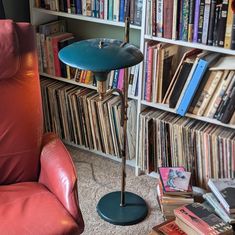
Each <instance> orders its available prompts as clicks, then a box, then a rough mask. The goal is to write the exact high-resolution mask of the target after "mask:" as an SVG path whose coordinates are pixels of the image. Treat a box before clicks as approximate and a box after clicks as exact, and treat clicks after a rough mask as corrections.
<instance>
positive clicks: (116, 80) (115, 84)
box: [112, 69, 119, 88]
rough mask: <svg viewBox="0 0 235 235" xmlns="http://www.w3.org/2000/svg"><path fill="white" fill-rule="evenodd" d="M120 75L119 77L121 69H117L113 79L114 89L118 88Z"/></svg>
mask: <svg viewBox="0 0 235 235" xmlns="http://www.w3.org/2000/svg"><path fill="white" fill-rule="evenodd" d="M118 75H119V69H116V70H115V71H114V77H113V85H112V87H113V88H117V85H118Z"/></svg>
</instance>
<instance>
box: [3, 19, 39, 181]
mask: <svg viewBox="0 0 235 235" xmlns="http://www.w3.org/2000/svg"><path fill="white" fill-rule="evenodd" d="M42 133H43V119H42V106H41V93H40V83H39V74H38V60H37V53H36V43H35V33H34V29H33V27H32V26H31V25H30V24H29V23H14V22H13V21H12V20H0V184H11V183H17V182H24V181H36V180H37V179H38V174H39V170H40V169H39V157H40V151H41V140H42Z"/></svg>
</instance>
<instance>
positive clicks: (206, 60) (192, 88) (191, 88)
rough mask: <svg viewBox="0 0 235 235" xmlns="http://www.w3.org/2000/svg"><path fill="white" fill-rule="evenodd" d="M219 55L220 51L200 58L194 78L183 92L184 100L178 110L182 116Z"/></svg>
mask: <svg viewBox="0 0 235 235" xmlns="http://www.w3.org/2000/svg"><path fill="white" fill-rule="evenodd" d="M218 57H219V54H218V53H208V54H207V55H205V56H204V57H203V58H201V59H199V61H198V64H197V67H196V69H195V71H194V73H193V76H192V79H191V80H190V82H189V84H188V85H187V87H186V90H185V92H184V94H183V98H182V101H181V103H180V104H179V107H178V109H177V110H176V113H177V114H179V115H181V116H184V115H185V113H186V112H187V110H188V108H189V106H190V103H191V101H192V98H193V96H194V94H195V92H196V91H197V88H198V86H199V84H200V81H201V79H202V78H203V76H204V74H205V72H206V70H207V68H208V66H210V65H211V63H212V62H214V61H215V60H216V59H218Z"/></svg>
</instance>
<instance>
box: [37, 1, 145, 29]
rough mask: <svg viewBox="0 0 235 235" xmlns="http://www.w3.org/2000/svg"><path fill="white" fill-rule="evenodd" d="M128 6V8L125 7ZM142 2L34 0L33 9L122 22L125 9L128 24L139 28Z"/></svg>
mask: <svg viewBox="0 0 235 235" xmlns="http://www.w3.org/2000/svg"><path fill="white" fill-rule="evenodd" d="M127 4H129V6H127ZM142 5H143V0H129V1H127V0H35V7H38V8H45V9H48V10H52V11H60V12H67V13H70V14H81V15H84V16H90V17H95V18H99V19H105V20H111V21H116V22H124V21H125V17H126V15H127V8H129V9H130V23H131V24H134V25H138V26H141V21H142Z"/></svg>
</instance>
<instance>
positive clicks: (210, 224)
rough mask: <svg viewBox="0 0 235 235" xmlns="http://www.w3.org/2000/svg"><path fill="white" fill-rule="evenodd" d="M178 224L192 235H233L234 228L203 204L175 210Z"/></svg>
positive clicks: (193, 204)
mask: <svg viewBox="0 0 235 235" xmlns="http://www.w3.org/2000/svg"><path fill="white" fill-rule="evenodd" d="M174 213H175V217H176V220H175V222H176V224H177V225H178V226H179V227H180V228H181V229H182V230H183V231H184V232H185V233H186V234H190V235H216V234H220V235H230V234H231V235H232V234H233V229H232V226H231V225H229V224H227V223H225V222H224V221H223V220H222V219H221V218H219V217H218V216H217V215H216V214H214V213H213V212H212V211H210V210H209V209H208V208H207V207H206V206H205V205H203V204H201V203H192V204H189V205H185V206H182V207H179V208H177V209H175V210H174Z"/></svg>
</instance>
